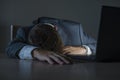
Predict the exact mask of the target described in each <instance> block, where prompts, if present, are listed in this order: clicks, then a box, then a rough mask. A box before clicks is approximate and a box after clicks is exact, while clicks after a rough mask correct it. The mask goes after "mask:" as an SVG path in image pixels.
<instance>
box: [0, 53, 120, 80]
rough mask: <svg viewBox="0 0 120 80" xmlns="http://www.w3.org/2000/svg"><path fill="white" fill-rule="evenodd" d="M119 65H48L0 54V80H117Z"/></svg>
mask: <svg viewBox="0 0 120 80" xmlns="http://www.w3.org/2000/svg"><path fill="white" fill-rule="evenodd" d="M119 78H120V63H96V62H87V63H74V64H71V65H49V64H45V63H41V62H39V61H32V60H19V59H11V58H8V57H7V56H6V55H4V54H0V80H118V79H119Z"/></svg>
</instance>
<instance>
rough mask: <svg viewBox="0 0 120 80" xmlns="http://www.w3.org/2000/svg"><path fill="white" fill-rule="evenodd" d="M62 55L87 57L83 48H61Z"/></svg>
mask: <svg viewBox="0 0 120 80" xmlns="http://www.w3.org/2000/svg"><path fill="white" fill-rule="evenodd" d="M63 54H67V55H81V56H85V55H87V54H86V49H85V48H84V47H73V46H65V47H64V48H63Z"/></svg>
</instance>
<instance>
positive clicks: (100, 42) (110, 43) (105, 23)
mask: <svg viewBox="0 0 120 80" xmlns="http://www.w3.org/2000/svg"><path fill="white" fill-rule="evenodd" d="M96 61H97V62H120V8H119V7H111V6H102V11H101V19H100V27H99V32H98V39H97V51H96Z"/></svg>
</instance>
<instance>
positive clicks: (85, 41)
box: [79, 24, 96, 55]
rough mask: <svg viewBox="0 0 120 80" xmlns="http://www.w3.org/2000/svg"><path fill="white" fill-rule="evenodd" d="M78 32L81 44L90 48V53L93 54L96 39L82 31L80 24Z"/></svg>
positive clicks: (94, 52)
mask: <svg viewBox="0 0 120 80" xmlns="http://www.w3.org/2000/svg"><path fill="white" fill-rule="evenodd" d="M79 34H80V39H81V44H82V45H87V46H88V47H89V48H90V49H91V51H92V55H95V54H96V40H95V39H94V38H93V37H91V36H90V35H88V34H87V33H86V32H84V31H83V28H82V25H81V24H80V27H79Z"/></svg>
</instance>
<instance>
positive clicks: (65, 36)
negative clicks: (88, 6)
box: [6, 17, 96, 64]
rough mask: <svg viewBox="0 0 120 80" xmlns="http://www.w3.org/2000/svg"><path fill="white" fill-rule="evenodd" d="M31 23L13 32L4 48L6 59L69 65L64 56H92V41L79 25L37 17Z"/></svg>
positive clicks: (93, 50) (94, 45) (72, 22)
mask: <svg viewBox="0 0 120 80" xmlns="http://www.w3.org/2000/svg"><path fill="white" fill-rule="evenodd" d="M33 23H34V25H32V26H29V27H21V28H20V29H19V30H18V31H17V34H16V37H15V39H14V40H12V41H11V42H10V43H9V45H8V46H7V48H6V53H7V55H8V56H9V57H13V58H19V59H37V60H39V61H42V62H47V63H49V64H55V63H57V64H70V61H69V59H67V58H66V57H65V55H73V56H74V55H78V56H91V55H95V52H96V40H94V39H93V38H92V37H90V36H89V35H87V34H86V33H85V32H84V31H83V29H82V26H81V24H80V23H78V22H74V21H70V20H62V19H56V18H50V17H40V18H38V19H37V20H35V21H34V22H33Z"/></svg>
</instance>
